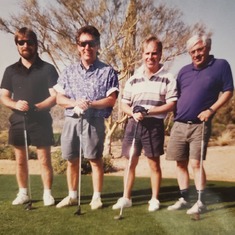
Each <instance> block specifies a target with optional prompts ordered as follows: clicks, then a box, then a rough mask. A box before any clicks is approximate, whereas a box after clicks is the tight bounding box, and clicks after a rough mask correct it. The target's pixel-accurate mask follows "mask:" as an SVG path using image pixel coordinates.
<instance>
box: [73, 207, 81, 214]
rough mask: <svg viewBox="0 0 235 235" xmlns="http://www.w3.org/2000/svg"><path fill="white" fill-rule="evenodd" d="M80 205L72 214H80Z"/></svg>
mask: <svg viewBox="0 0 235 235" xmlns="http://www.w3.org/2000/svg"><path fill="white" fill-rule="evenodd" d="M81 214H82V213H81V207H80V206H79V207H78V209H77V211H76V212H75V213H74V215H81Z"/></svg>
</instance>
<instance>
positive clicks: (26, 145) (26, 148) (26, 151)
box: [23, 114, 32, 210]
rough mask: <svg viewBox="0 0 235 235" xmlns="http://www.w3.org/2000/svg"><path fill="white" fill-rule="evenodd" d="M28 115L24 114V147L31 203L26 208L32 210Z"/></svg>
mask: <svg viewBox="0 0 235 235" xmlns="http://www.w3.org/2000/svg"><path fill="white" fill-rule="evenodd" d="M26 115H27V114H24V116H23V120H24V145H25V153H26V160H27V169H28V195H29V202H28V203H27V204H26V206H25V210H31V209H32V195H31V184H30V174H29V148H28V141H27V129H26Z"/></svg>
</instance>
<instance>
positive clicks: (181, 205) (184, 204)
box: [167, 197, 189, 211]
mask: <svg viewBox="0 0 235 235" xmlns="http://www.w3.org/2000/svg"><path fill="white" fill-rule="evenodd" d="M188 206H189V203H188V202H187V201H185V200H184V198H183V197H181V198H179V200H178V201H177V202H176V203H175V204H174V205H171V206H168V207H167V210H168V211H175V210H180V209H184V208H187V207H188Z"/></svg>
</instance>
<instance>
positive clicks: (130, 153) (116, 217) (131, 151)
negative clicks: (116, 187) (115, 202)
mask: <svg viewBox="0 0 235 235" xmlns="http://www.w3.org/2000/svg"><path fill="white" fill-rule="evenodd" d="M138 125H139V122H137V124H136V127H135V132H134V137H133V140H132V144H131V148H130V152H129V161H128V168H127V174H126V179H125V184H124V192H125V191H126V188H127V183H128V176H129V173H130V167H131V163H132V158H133V155H134V151H135V141H136V133H137V130H138ZM123 195H124V193H123ZM123 209H124V208H123V206H122V207H121V209H120V213H119V215H117V216H114V219H116V220H120V219H123V215H122V214H123Z"/></svg>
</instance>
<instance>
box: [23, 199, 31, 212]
mask: <svg viewBox="0 0 235 235" xmlns="http://www.w3.org/2000/svg"><path fill="white" fill-rule="evenodd" d="M25 210H27V211H29V210H32V201H29V202H28V203H27V204H26V206H25Z"/></svg>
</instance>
